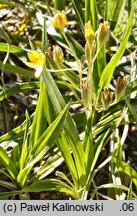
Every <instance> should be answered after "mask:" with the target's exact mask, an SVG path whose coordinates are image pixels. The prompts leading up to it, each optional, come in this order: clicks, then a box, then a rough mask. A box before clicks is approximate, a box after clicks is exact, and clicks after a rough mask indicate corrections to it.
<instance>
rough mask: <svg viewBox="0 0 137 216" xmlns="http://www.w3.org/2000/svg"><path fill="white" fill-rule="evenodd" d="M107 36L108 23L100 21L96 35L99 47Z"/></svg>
mask: <svg viewBox="0 0 137 216" xmlns="http://www.w3.org/2000/svg"><path fill="white" fill-rule="evenodd" d="M108 37H109V27H108V24H107V22H104V23H101V24H100V26H99V29H98V36H97V41H98V45H99V47H101V46H102V45H103V44H104V43H106V41H107V40H108Z"/></svg>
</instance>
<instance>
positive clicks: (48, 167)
mask: <svg viewBox="0 0 137 216" xmlns="http://www.w3.org/2000/svg"><path fill="white" fill-rule="evenodd" d="M63 161H64V158H63V157H62V154H61V153H60V152H58V153H56V155H54V156H52V157H50V158H49V159H48V160H47V161H46V164H45V165H43V166H42V167H41V168H40V169H39V170H38V171H37V172H36V173H35V174H34V175H33V177H32V178H31V179H30V181H31V182H35V181H36V179H37V180H42V179H44V178H45V177H46V176H48V175H49V174H51V173H52V172H53V171H54V170H55V169H56V168H57V167H58V166H59V165H61V163H62V162H63Z"/></svg>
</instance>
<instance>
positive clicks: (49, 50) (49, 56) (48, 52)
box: [47, 47, 53, 60]
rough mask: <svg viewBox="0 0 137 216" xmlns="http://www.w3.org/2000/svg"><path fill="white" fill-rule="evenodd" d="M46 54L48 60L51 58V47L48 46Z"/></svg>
mask: <svg viewBox="0 0 137 216" xmlns="http://www.w3.org/2000/svg"><path fill="white" fill-rule="evenodd" d="M47 56H48V58H49V59H50V60H53V55H52V48H51V47H48V49H47Z"/></svg>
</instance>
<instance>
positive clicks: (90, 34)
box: [85, 21, 95, 47]
mask: <svg viewBox="0 0 137 216" xmlns="http://www.w3.org/2000/svg"><path fill="white" fill-rule="evenodd" d="M85 38H86V40H87V42H88V44H89V47H91V46H92V44H93V41H94V39H95V33H94V31H93V28H92V25H91V23H90V21H89V22H88V23H86V24H85Z"/></svg>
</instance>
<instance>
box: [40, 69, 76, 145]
mask: <svg viewBox="0 0 137 216" xmlns="http://www.w3.org/2000/svg"><path fill="white" fill-rule="evenodd" d="M42 77H43V80H44V82H45V85H46V88H47V91H48V94H49V97H50V100H51V102H52V104H53V107H54V109H55V112H56V114H57V116H58V115H59V114H60V112H61V111H62V109H63V108H64V107H65V101H64V99H63V97H62V95H61V93H60V92H59V89H58V87H57V86H56V83H55V82H54V80H53V78H52V76H51V74H50V73H49V72H48V71H47V70H46V69H45V71H43V74H42ZM64 129H65V131H66V134H67V135H68V136H70V137H71V139H72V140H73V142H74V143H75V144H77V143H78V142H79V134H78V131H77V129H76V127H75V125H74V122H73V120H72V118H71V117H70V115H69V114H68V116H67V119H66V122H65V124H64Z"/></svg>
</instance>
